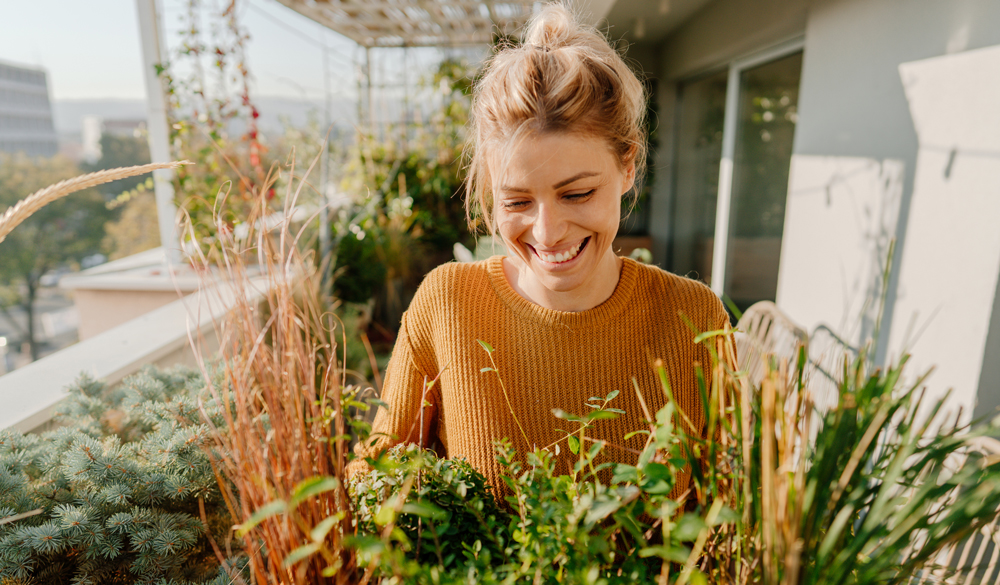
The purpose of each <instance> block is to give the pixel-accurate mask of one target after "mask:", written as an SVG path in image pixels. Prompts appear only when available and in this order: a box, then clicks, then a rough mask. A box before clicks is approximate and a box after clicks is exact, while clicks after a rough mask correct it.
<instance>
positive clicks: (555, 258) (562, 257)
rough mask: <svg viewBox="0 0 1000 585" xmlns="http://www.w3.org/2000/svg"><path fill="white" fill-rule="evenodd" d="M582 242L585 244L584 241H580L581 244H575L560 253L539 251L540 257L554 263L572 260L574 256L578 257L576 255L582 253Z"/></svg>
mask: <svg viewBox="0 0 1000 585" xmlns="http://www.w3.org/2000/svg"><path fill="white" fill-rule="evenodd" d="M581 244H583V242H580V244H577V245H576V246H573V248H571V249H569V250H567V251H565V252H562V253H559V254H543V253H539V254H538V257H539V258H541V259H542V260H544V261H546V262H551V263H553V264H561V263H563V262H567V261H569V260H572V259H573V258H576V255H577V254H579V253H580V246H581Z"/></svg>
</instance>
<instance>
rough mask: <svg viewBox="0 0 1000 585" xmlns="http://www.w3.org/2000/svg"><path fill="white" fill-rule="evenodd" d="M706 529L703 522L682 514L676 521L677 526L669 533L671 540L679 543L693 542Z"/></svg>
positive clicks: (706, 526)
mask: <svg viewBox="0 0 1000 585" xmlns="http://www.w3.org/2000/svg"><path fill="white" fill-rule="evenodd" d="M706 528H708V525H707V524H705V520H704V519H702V518H701V517H700V516H696V515H694V514H684V515H683V516H681V517H680V519H678V520H677V526H676V527H675V528H674V530H673V531H672V532H671V534H670V536H671V538H674V539H676V540H679V541H681V542H693V541H694V540H695V539H696V538H698V535H699V534H701V531H702V530H704V529H706Z"/></svg>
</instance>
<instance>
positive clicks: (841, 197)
mask: <svg viewBox="0 0 1000 585" xmlns="http://www.w3.org/2000/svg"><path fill="white" fill-rule="evenodd" d="M998 44H1000V2H996V1H995V0H951V1H949V2H941V1H939V0H907V1H906V2H901V1H900V0H817V1H816V2H815V3H814V4H813V5H812V7H811V8H810V11H809V15H808V24H807V27H806V36H805V54H804V62H803V71H802V86H801V92H800V98H799V114H800V117H799V125H798V128H797V130H796V139H795V149H794V152H795V155H794V156H793V159H792V175H791V178H790V184H789V199H788V208H787V210H786V216H785V241H784V242H783V249H782V259H781V269H780V272H781V274H780V277H779V289H778V304H779V305H780V306H782V307H784V308H785V309H786V310H787V311H788V312H789V314H790V315H791V317H792V318H793V319H796V320H797V321H799V322H800V323H802V324H803V325H804V326H805V327H806V328H807V329H809V330H810V331H811V330H813V329H814V328H815V327H816V326H817V325H819V324H826V325H828V326H830V327H832V328H834V329H835V330H837V331H838V332H840V333H841V334H842V335H845V336H848V339H849V340H850V341H852V342H854V343H857V342H858V341H860V340H862V339H864V338H865V337H866V336H867V335H870V334H871V332H872V330H873V329H874V325H875V323H874V321H873V316H874V315H873V313H872V310H871V307H874V306H877V293H878V291H879V290H881V288H882V283H881V282H880V279H879V278H878V274H877V271H876V270H873V267H874V266H876V265H877V263H878V262H879V261H880V260H881V259H882V258H884V254H885V247H886V242H887V236H893V237H895V238H896V240H897V251H896V256H895V258H894V262H893V276H892V277H891V278H890V282H889V283H888V302H887V305H886V317H885V319H884V321H883V323H882V329H883V332H884V334H883V335H882V338H881V339H880V342H881V343H880V346H879V352H878V358H879V359H880V360H881V359H884V358H885V357H889V356H890V355H892V356H898V355H899V352H900V351H901V350H902V348H903V339H904V338H905V337H906V335H905V331H906V330H907V328H908V326H909V324H910V322H911V319H912V317H913V315H915V314H916V315H918V322H919V323H926V322H927V318H928V317H929V316H930V315H931V314H932V313H934V312H937V314H938V316H937V317H936V318H935V319H934V320H933V321H931V322H930V323H931V324H930V325H929V326H928V328H927V329H926V330H925V331H924V333H923V335H922V337H921V338H920V339H919V340H918V341H917V343H915V344H911V346H910V348H911V349H912V350H913V352H914V362H913V366H915V367H913V368H912V370H911V371H912V372H913V373H916V371H917V370H919V369H920V368H921V367H925V366H929V365H930V364H936V365H937V371H936V373H935V374H934V376H932V378H931V379H930V380H929V386H930V388H931V389H932V390H933V391H935V392H940V391H943V390H944V389H945V388H947V387H951V386H954V387H955V388H956V392H957V394H958V395H961V396H963V397H964V398H962V400H961V402H962V403H963V404H964V405H965V406H967V407H972V406H973V405H975V404H976V402H977V400H978V402H979V403H980V404H987V403H988V404H991V405H996V404H1000V367H997V368H993V369H996V370H997V371H996V372H993V373H989V372H987V377H989V379H987V378H983V377H981V376H980V372H981V371H983V368H982V366H983V364H984V363H986V364H987V366H989V361H988V360H984V355H986V352H987V350H988V349H989V348H990V347H994V350H993V353H995V354H998V355H997V357H998V358H1000V319H998V318H997V317H996V316H995V315H993V323H992V324H991V323H990V319H991V314H992V312H993V305H994V303H995V297H996V292H997V270H998V263H1000V256H998V257H997V258H994V256H996V255H998V254H1000V239H996V241H994V240H995V238H993V237H992V236H989V237H987V236H986V232H984V231H982V230H986V229H989V227H988V226H990V225H992V226H997V225H998V220H1000V216H997V215H996V214H995V212H994V210H993V208H992V206H993V205H995V204H996V203H1000V197H998V194H1000V188H998V187H997V186H996V184H991V183H989V180H988V179H989V177H991V176H992V177H1000V169H998V168H996V167H995V166H991V164H993V163H990V162H987V159H982V160H979V161H978V162H975V163H973V162H968V163H967V164H964V163H963V164H958V163H959V162H962V161H961V157H959V158H958V159H956V161H955V164H954V165H953V168H952V169H951V171H952V172H951V175H950V179H945V178H944V175H943V169H944V168H945V165H946V163H947V160H943V161H942V160H938V159H940V158H941V157H944V158H945V159H947V158H948V156H949V152H950V148H951V147H953V146H960V145H965V144H966V143H967V142H968V140H969V137H968V136H966V135H965V134H963V133H964V132H966V131H967V129H969V128H980V130H983V131H984V132H987V134H989V133H992V135H993V136H1000V128H993V127H991V126H990V124H993V122H992V119H993V118H992V116H993V115H994V114H995V112H996V110H997V107H996V104H997V103H1000V101H998V98H997V97H993V98H992V99H993V100H994V101H993V102H992V104H993V105H992V106H986V105H985V103H984V102H981V101H978V102H977V100H981V99H983V98H984V97H987V96H988V93H989V91H992V90H990V89H989V88H990V87H992V86H991V85H990V84H991V83H993V81H990V79H995V77H996V76H997V75H1000V63H996V64H989V63H987V62H986V61H980V62H979V66H976V67H972V66H970V67H972V69H968V70H967V71H966V73H961V74H960V73H959V72H958V69H957V68H959V63H962V62H964V61H963V60H964V59H966V58H969V55H972V54H973V53H972V52H969V51H971V50H973V49H976V48H982V47H989V46H992V45H998ZM946 54H953V55H954V56H953V57H948V58H945V59H946V60H944V61H935V60H934V58H939V57H941V56H943V55H946ZM927 59H930V61H925V62H923V63H921V64H913V65H912V66H904V67H903V71H904V73H905V72H906V71H909V72H910V73H909V74H912V75H917V77H918V78H920V79H921V80H922V81H921V82H919V83H918V82H916V81H913V83H915V84H916V85H912V86H910V87H905V86H904V78H902V77H901V73H900V66H901V65H902V64H904V63H910V62H914V61H923V60H927ZM947 59H956V60H951V61H949V60H947ZM933 63H937V65H934V64H933ZM946 63H947V64H946ZM990 67H992V69H990ZM973 70H975V72H973ZM917 71H921V72H922V73H919V74H918V73H916V72H917ZM932 71H933V72H932ZM949 72H950V73H949ZM914 79H916V78H914ZM932 79H933V81H932ZM933 90H948V91H947V92H945V93H944V94H941V95H938V96H937V97H934V98H931V97H930V96H929V94H927V92H928V91H933ZM908 98H909V100H908ZM914 100H916V101H914ZM918 102H919V103H920V104H922V105H920V106H919V107H916V104H917V103H918ZM990 108H992V110H990ZM911 110H912V112H911ZM911 113H912V117H911ZM915 125H916V127H915ZM932 126H933V127H936V128H939V129H940V132H939V133H938V134H936V135H935V138H934V140H935V141H936V143H937V147H938V148H944V152H936V151H934V150H928V149H927V147H926V146H925V145H926V144H929V143H927V140H928V139H929V138H928V136H929V135H928V134H927V133H928V132H930V128H931V127H932ZM918 135H919V138H918ZM942 141H943V142H942ZM963 148H971V146H969V147H961V146H960V152H961V151H963ZM984 148H985V147H984ZM989 160H993V161H995V160H996V159H995V158H994V159H989ZM977 165H978V166H977ZM852 169H854V170H852ZM864 169H867V170H864ZM855 172H856V173H857V174H852V175H851V178H850V179H849V180H845V179H844V177H845V173H855ZM966 173H971V174H966ZM991 173H992V174H991ZM821 185H833V186H835V187H832V188H831V195H830V196H829V197H828V196H827V195H826V194H825V193H823V192H821V191H817V189H818V188H819V186H821ZM836 185H839V187H836ZM991 190H992V191H991ZM810 193H811V194H810ZM990 193H992V194H991V195H990ZM991 197H992V199H991ZM994 200H995V201H994ZM980 222H981V223H980ZM992 229H993V233H998V234H1000V230H998V229H997V228H996V227H993V228H992ZM866 291H868V292H867V293H866ZM862 296H864V297H865V298H861V297H862ZM866 303H867V304H866ZM864 307H868V309H867V310H864V309H863V308H864ZM991 327H992V329H993V331H992V332H991V331H990V328H991ZM934 328H938V329H934ZM991 336H992V337H991ZM988 338H990V339H993V343H992V344H988V343H987V340H988ZM890 339H891V343H890ZM987 369H989V368H987ZM977 393H978V394H979V397H978V398H977Z"/></svg>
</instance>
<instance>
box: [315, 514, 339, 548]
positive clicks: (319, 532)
mask: <svg viewBox="0 0 1000 585" xmlns="http://www.w3.org/2000/svg"><path fill="white" fill-rule="evenodd" d="M343 519H344V512H342V511H341V512H337V513H336V514H334V515H333V516H330V517H329V518H325V519H324V520H323V521H322V522H320V523H319V524H317V525H316V526H315V527H313V529H312V530H310V531H309V536H310V537H311V538H312V539H313V542H323V539H325V538H326V535H327V534H329V533H330V530H332V529H333V527H334V526H335V525H336V524H337V522H340V521H341V520H343Z"/></svg>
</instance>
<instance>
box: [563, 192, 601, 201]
mask: <svg viewBox="0 0 1000 585" xmlns="http://www.w3.org/2000/svg"><path fill="white" fill-rule="evenodd" d="M594 191H595V189H591V190H590V191H587V192H586V193H572V194H569V195H566V199H570V200H572V201H583V200H585V199H587V198H588V197H590V196H591V195H593V194H594Z"/></svg>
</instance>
